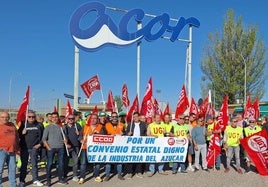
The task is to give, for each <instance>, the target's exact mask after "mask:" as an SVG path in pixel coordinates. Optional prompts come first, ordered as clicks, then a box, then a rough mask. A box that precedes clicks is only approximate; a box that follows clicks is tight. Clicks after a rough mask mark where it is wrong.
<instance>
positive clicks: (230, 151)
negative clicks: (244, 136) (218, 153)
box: [226, 146, 240, 169]
mask: <svg viewBox="0 0 268 187" xmlns="http://www.w3.org/2000/svg"><path fill="white" fill-rule="evenodd" d="M234 154H235V162H236V169H240V147H239V146H236V147H234V146H230V147H228V152H227V161H226V165H227V168H230V164H231V160H232V158H233V156H234Z"/></svg>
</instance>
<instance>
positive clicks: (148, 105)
mask: <svg viewBox="0 0 268 187" xmlns="http://www.w3.org/2000/svg"><path fill="white" fill-rule="evenodd" d="M152 96H153V86H152V77H150V79H149V82H148V85H147V87H146V92H145V94H144V97H143V100H142V103H141V111H140V113H141V114H143V115H145V116H146V118H148V117H152V110H153V103H152V100H151V98H152Z"/></svg>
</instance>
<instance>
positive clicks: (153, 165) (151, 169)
mask: <svg viewBox="0 0 268 187" xmlns="http://www.w3.org/2000/svg"><path fill="white" fill-rule="evenodd" d="M163 168H164V164H163V163H159V164H158V172H159V173H162V172H163ZM149 170H150V172H151V173H152V174H154V173H155V164H150V165H149Z"/></svg>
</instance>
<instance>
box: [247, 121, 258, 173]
mask: <svg viewBox="0 0 268 187" xmlns="http://www.w3.org/2000/svg"><path fill="white" fill-rule="evenodd" d="M261 130H262V128H261V127H260V126H258V125H257V124H256V121H255V119H254V118H253V117H251V118H249V126H248V127H246V128H244V133H245V137H249V136H251V135H253V134H255V133H257V132H260V131H261ZM245 159H246V163H247V166H246V170H245V173H249V172H250V171H251V168H250V166H251V164H252V161H251V159H250V157H249V156H248V155H247V153H246V157H245Z"/></svg>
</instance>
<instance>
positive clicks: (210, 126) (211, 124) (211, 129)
mask: <svg viewBox="0 0 268 187" xmlns="http://www.w3.org/2000/svg"><path fill="white" fill-rule="evenodd" d="M206 119H207V137H206V139H207V148H209V144H210V141H211V137H212V135H213V134H214V135H218V136H219V137H221V130H220V129H217V128H216V126H217V122H216V121H215V120H214V119H213V116H211V115H209V116H207V118H206ZM219 143H220V144H221V141H220V142H219ZM220 166H221V154H219V155H218V156H217V158H216V160H215V168H216V170H220ZM210 167H213V166H210Z"/></svg>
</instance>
